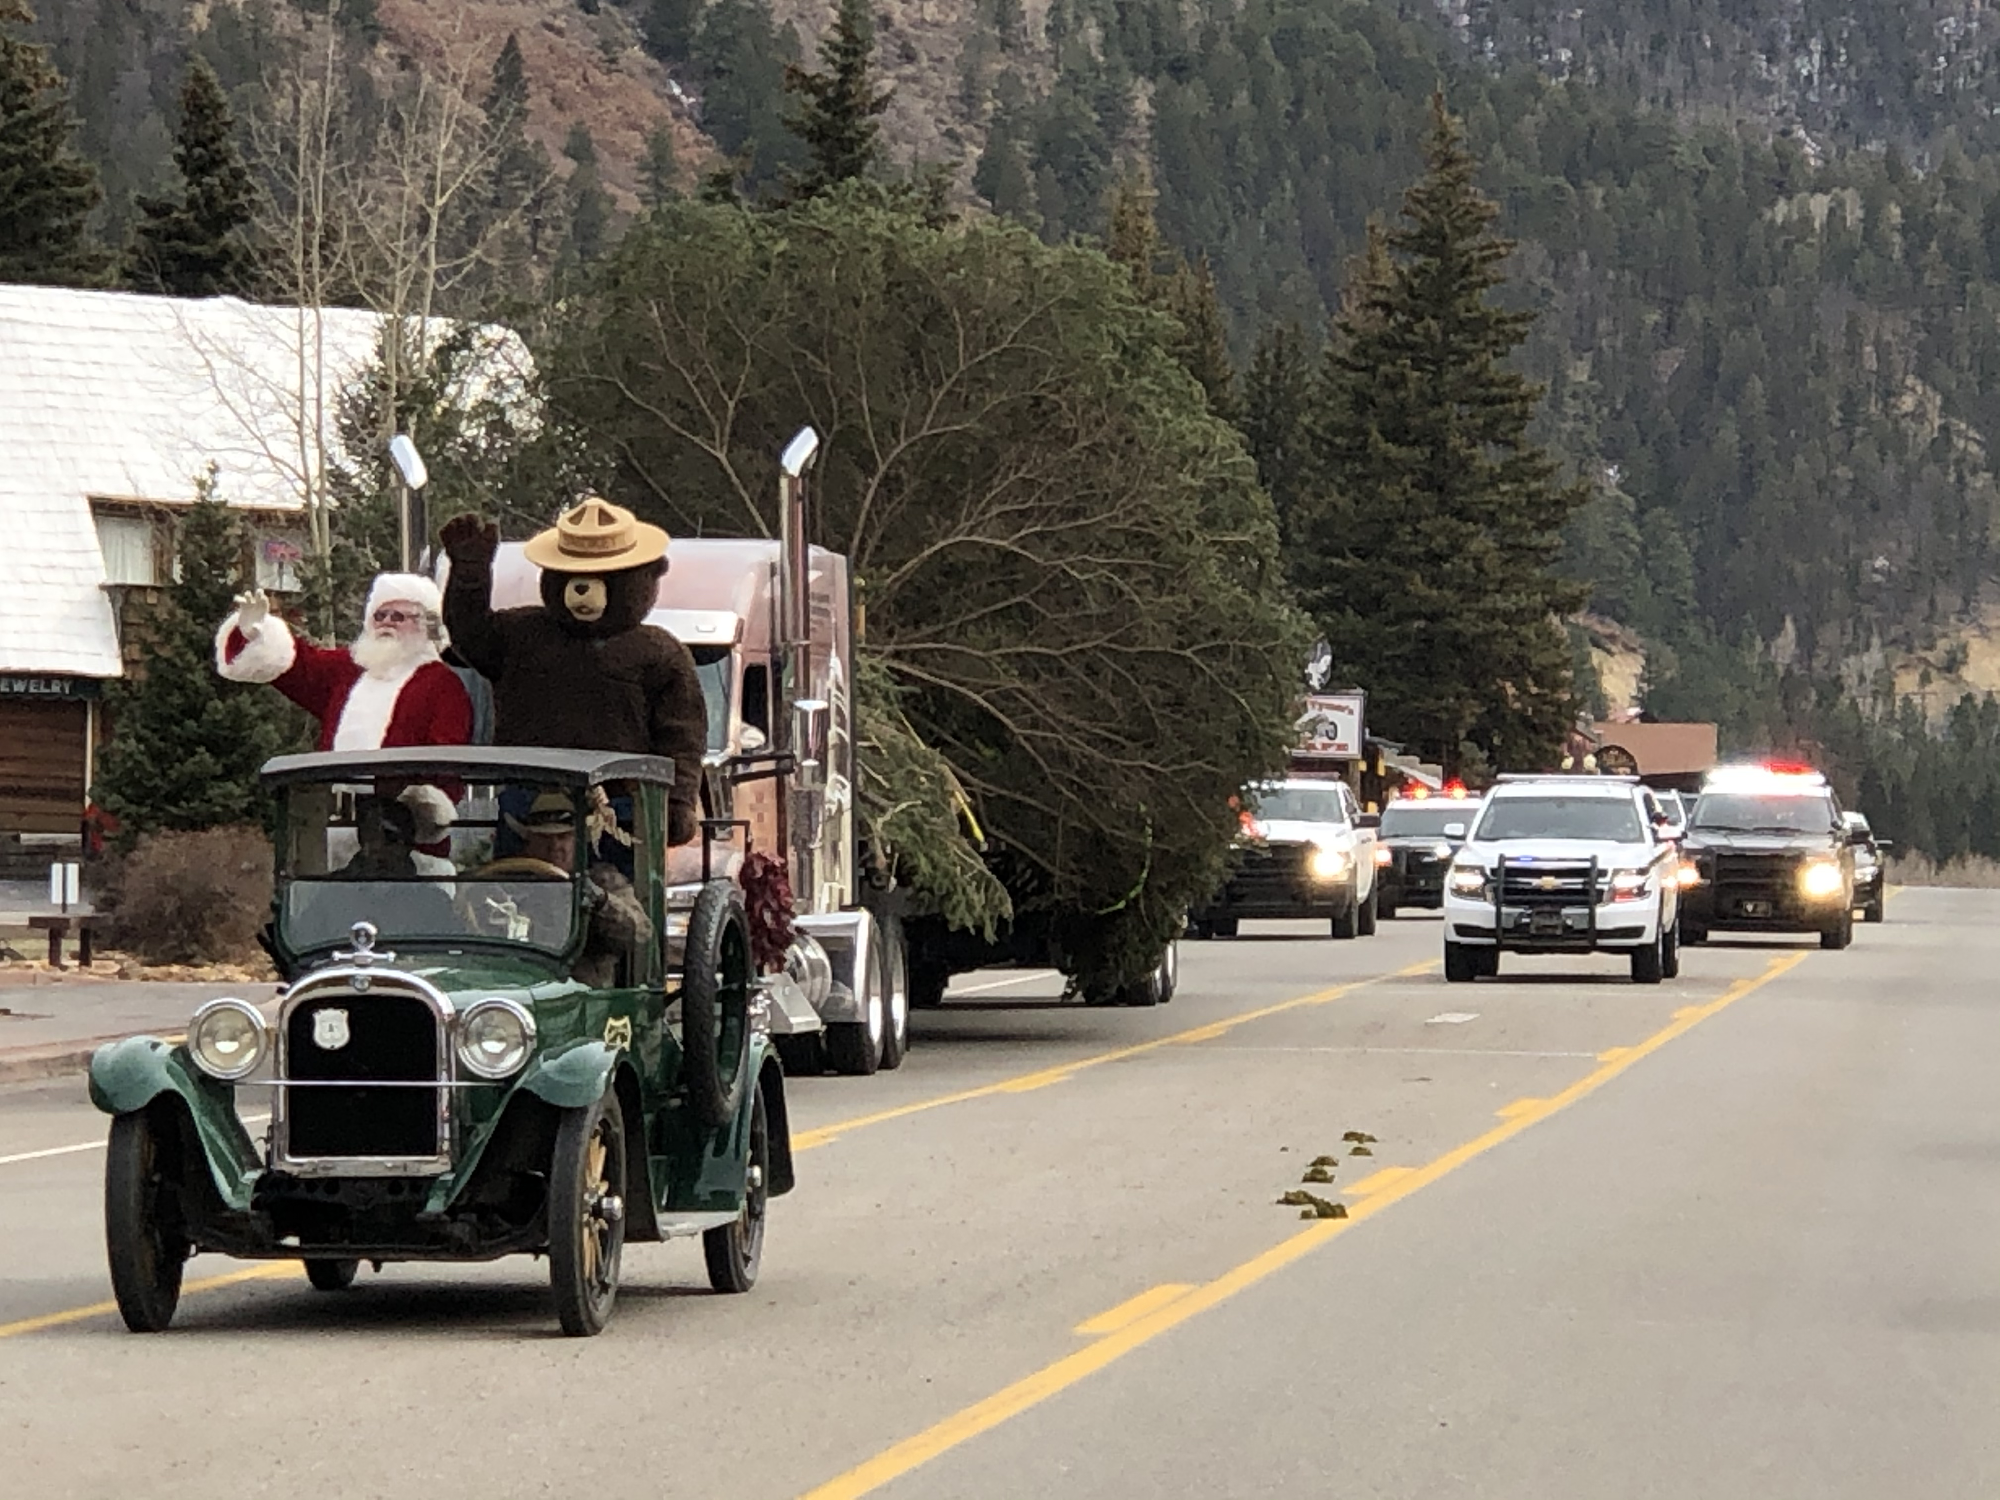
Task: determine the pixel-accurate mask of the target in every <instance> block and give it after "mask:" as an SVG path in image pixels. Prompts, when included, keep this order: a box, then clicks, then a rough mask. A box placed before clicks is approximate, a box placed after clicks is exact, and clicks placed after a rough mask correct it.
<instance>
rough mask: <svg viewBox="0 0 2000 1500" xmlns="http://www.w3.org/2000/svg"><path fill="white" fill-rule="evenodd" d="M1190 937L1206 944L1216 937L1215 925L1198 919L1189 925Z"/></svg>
mask: <svg viewBox="0 0 2000 1500" xmlns="http://www.w3.org/2000/svg"><path fill="white" fill-rule="evenodd" d="M1188 936H1189V937H1191V938H1194V939H1196V940H1197V941H1199V942H1204V943H1205V942H1207V941H1208V940H1209V939H1211V938H1213V937H1214V936H1215V924H1214V923H1213V922H1203V921H1200V920H1198V919H1197V920H1195V921H1192V922H1190V923H1188Z"/></svg>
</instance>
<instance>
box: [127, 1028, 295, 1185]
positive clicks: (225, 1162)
mask: <svg viewBox="0 0 2000 1500" xmlns="http://www.w3.org/2000/svg"><path fill="white" fill-rule="evenodd" d="M162 1094H174V1095H176V1096H178V1097H179V1099H180V1102H181V1103H182V1104H183V1105H184V1106H185V1107H186V1109H187V1113H188V1119H189V1122H190V1123H191V1124H192V1125H193V1127H194V1131H195V1135H196V1137H197V1138H198V1139H199V1140H200V1142H201V1147H202V1155H203V1156H204V1157H206V1158H207V1162H208V1172H209V1177H210V1179H211V1180H212V1181H213V1182H214V1184H215V1190H216V1192H217V1194H218V1195H219V1196H220V1198H221V1200H222V1203H223V1205H224V1206H225V1207H227V1208H231V1209H236V1210H242V1209H247V1208H248V1207H249V1206H250V1184H251V1182H252V1180H253V1179H254V1178H255V1177H256V1176H257V1174H258V1173H259V1172H260V1171H262V1170H263V1167H264V1163H263V1159H262V1157H261V1156H260V1155H259V1154H258V1151H257V1143H256V1142H255V1141H253V1140H251V1139H250V1132H249V1131H247V1130H245V1129H244V1128H243V1121H242V1120H241V1119H240V1118H239V1117H238V1115H237V1113H236V1097H235V1094H236V1091H235V1089H234V1088H233V1087H232V1086H231V1085H229V1084H226V1083H218V1082H217V1081H215V1080H214V1079H212V1078H210V1077H208V1076H207V1075H206V1074H204V1073H199V1072H197V1071H195V1070H194V1069H193V1068H191V1067H189V1066H188V1063H187V1059H186V1055H185V1054H184V1053H183V1052H182V1051H181V1049H180V1048H178V1047H169V1046H168V1045H167V1044H166V1043H165V1042H163V1041H161V1040H160V1039H159V1038H158V1037H155V1036H133V1037H127V1038H125V1039H124V1040H123V1041H118V1042H107V1043H105V1044H104V1045H103V1046H102V1047H99V1048H98V1049H97V1051H96V1052H95V1053H93V1054H92V1055H91V1059H90V1102H91V1103H92V1104H95V1105H96V1106H97V1107H98V1108H99V1109H101V1110H103V1111H104V1112H105V1113H106V1114H107V1115H129V1114H131V1113H133V1112H134V1111H135V1110H141V1109H144V1108H146V1107H147V1106H148V1105H149V1104H152V1103H153V1102H154V1101H155V1100H156V1099H158V1098H159V1097H160V1096H161V1095H162Z"/></svg>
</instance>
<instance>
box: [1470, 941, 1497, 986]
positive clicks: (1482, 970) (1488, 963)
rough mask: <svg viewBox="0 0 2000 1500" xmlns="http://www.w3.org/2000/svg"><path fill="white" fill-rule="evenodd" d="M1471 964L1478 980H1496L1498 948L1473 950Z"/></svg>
mask: <svg viewBox="0 0 2000 1500" xmlns="http://www.w3.org/2000/svg"><path fill="white" fill-rule="evenodd" d="M1472 963H1473V967H1474V968H1475V969H1476V970H1478V975H1477V977H1478V978H1480V979H1497V978H1499V977H1500V950H1499V949H1498V948H1474V949H1473V950H1472Z"/></svg>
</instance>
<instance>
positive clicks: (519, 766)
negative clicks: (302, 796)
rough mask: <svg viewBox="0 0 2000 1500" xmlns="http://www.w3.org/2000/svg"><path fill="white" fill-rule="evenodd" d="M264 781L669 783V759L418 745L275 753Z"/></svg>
mask: <svg viewBox="0 0 2000 1500" xmlns="http://www.w3.org/2000/svg"><path fill="white" fill-rule="evenodd" d="M262 775H263V778H264V780H265V781H266V782H268V783H270V784H271V785H274V786H281V785H285V784H287V783H290V782H296V781H325V780H327V779H328V778H330V777H335V776H343V777H344V776H351V777H354V778H355V779H357V780H359V779H362V778H364V777H374V776H391V777H394V776H414V775H425V776H454V777H458V778H460V779H462V780H466V781H506V780H509V779H511V778H515V777H521V778H526V779H531V780H542V781H552V782H556V783H558V784H559V785H563V786H595V785H597V784H598V783H599V782H604V781H653V782H658V783H659V784H660V785H662V786H671V785H672V784H673V780H674V763H673V762H672V761H670V760H664V759H662V758H661V757H659V756H657V755H628V754H627V753H626V752H624V751H623V750H553V749H547V748H544V747H542V746H539V745H418V746H413V747H411V748H409V749H403V750H332V751H325V752H320V753H315V754H312V755H279V756H274V757H273V758H272V759H270V760H267V761H265V762H264V768H263V771H262Z"/></svg>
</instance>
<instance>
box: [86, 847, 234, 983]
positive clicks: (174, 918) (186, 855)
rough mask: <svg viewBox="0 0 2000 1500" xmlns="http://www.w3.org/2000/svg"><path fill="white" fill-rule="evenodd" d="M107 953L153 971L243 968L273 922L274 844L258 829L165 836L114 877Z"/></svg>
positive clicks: (101, 902) (107, 908)
mask: <svg viewBox="0 0 2000 1500" xmlns="http://www.w3.org/2000/svg"><path fill="white" fill-rule="evenodd" d="M106 873H107V876H108V878H107V880H106V884H105V889H104V890H103V892H102V893H101V895H100V896H99V898H98V910H100V911H103V912H105V913H107V914H108V915H109V916H110V918H111V930H110V931H109V932H108V933H106V934H105V938H106V946H107V947H109V948H117V949H122V950H124V951H125V952H126V953H130V954H133V955H135V956H136V957H138V958H140V959H141V960H143V961H144V962H145V963H147V964H244V963H252V962H255V961H257V960H259V959H260V958H261V957H262V950H261V949H260V948H259V947H258V945H257V933H258V930H259V929H260V928H262V927H263V925H264V924H265V923H266V922H268V921H269V920H270V918H271V845H270V843H269V841H267V840H266V839H265V837H264V835H263V833H262V831H261V830H259V829H256V828H209V829H204V830H203V831H201V832H199V833H158V834H151V835H149V836H147V837H145V838H142V839H140V840H139V843H138V846H137V847H136V848H134V849H133V851H132V852H131V853H130V854H128V855H126V856H125V857H124V858H123V859H121V860H119V861H117V863H116V865H115V867H114V868H112V869H111V870H109V871H107V872H106Z"/></svg>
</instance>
